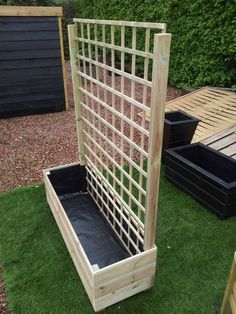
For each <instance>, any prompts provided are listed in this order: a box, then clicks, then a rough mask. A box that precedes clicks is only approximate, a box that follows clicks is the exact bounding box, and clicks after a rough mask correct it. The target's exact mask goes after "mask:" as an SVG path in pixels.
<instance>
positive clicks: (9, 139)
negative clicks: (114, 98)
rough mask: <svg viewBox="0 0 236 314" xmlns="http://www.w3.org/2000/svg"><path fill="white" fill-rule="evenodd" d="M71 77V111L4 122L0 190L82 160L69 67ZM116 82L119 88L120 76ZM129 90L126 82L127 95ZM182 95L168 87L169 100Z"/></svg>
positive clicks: (1, 126) (1, 125)
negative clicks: (45, 171)
mask: <svg viewBox="0 0 236 314" xmlns="http://www.w3.org/2000/svg"><path fill="white" fill-rule="evenodd" d="M67 74H68V75H67V76H68V94H69V104H70V106H69V110H68V111H63V112H59V113H50V114H42V115H34V116H26V117H17V118H11V119H2V120H0V156H1V160H0V169H1V173H0V191H7V190H10V189H12V188H15V187H19V186H25V185H30V184H34V183H38V182H40V181H42V170H43V169H45V168H48V167H52V166H57V165H62V164H66V163H71V162H74V161H76V160H77V159H78V153H77V138H76V125H75V115H74V107H73V97H72V84H71V76H70V67H69V64H67ZM109 80H110V77H108V81H109ZM115 80H116V86H117V87H118V88H119V85H120V79H119V77H116V78H115ZM129 90H130V86H129V84H128V82H125V93H126V94H129ZM135 94H136V99H139V98H140V97H141V95H142V88H141V86H137V88H136V93H135ZM179 95H180V91H179V90H177V89H175V88H173V87H168V93H167V100H170V99H173V98H176V97H178V96H179ZM118 123H119V122H118ZM126 132H128V131H126Z"/></svg>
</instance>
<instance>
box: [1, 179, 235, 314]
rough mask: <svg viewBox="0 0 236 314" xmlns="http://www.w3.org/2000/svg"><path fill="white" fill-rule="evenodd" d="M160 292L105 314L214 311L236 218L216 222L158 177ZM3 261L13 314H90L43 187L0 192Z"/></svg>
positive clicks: (231, 249) (230, 252) (143, 295)
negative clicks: (159, 181) (159, 182)
mask: <svg viewBox="0 0 236 314" xmlns="http://www.w3.org/2000/svg"><path fill="white" fill-rule="evenodd" d="M160 189H161V190H160V197H159V211H158V227H157V246H158V263H157V277H156V282H155V286H154V288H153V289H152V290H151V291H147V292H144V293H140V294H138V295H136V296H134V297H131V298H129V299H127V300H125V301H123V302H120V303H118V304H115V305H114V306H112V307H110V308H108V309H107V310H106V312H107V313H117V314H118V313H119V314H121V313H122V314H123V313H135V314H139V313H158V314H170V313H176V314H184V313H186V314H187V313H188V314H194V313H196V314H200V313H206V314H209V313H210V314H211V313H217V312H218V310H219V307H220V304H221V302H222V297H223V293H224V289H225V285H226V280H227V277H228V273H229V270H230V266H231V262H232V259H233V252H234V251H235V250H236V217H234V218H230V219H227V220H224V221H222V220H219V219H218V218H217V217H215V216H214V215H213V214H211V213H210V212H208V210H206V209H205V208H203V207H201V206H200V205H199V204H197V203H196V202H195V201H193V200H192V199H191V198H190V197H189V196H187V195H186V194H185V193H182V192H180V191H179V190H178V189H177V188H175V187H174V186H172V185H171V184H170V183H169V182H167V181H166V179H165V178H164V177H163V175H162V177H161V188H160ZM0 263H2V264H3V266H4V280H5V286H6V293H7V297H8V302H9V308H10V311H11V312H12V313H15V314H18V313H24V314H27V313H30V314H31V313H35V314H36V313H53V314H54V313H55V314H61V313H63V314H64V313H65V314H70V313H81V314H86V313H93V310H92V307H91V305H90V302H89V299H88V298H87V296H86V292H85V290H84V289H83V286H82V283H81V282H80V279H79V276H78V275H77V272H76V270H75V268H74V266H73V263H72V260H71V258H70V256H69V253H68V252H67V249H66V247H65V245H64V242H63V240H62V237H61V235H60V232H59V230H58V228H57V225H56V223H55V221H54V218H53V216H52V214H51V211H50V208H49V207H48V205H47V201H46V197H45V193H44V186H43V185H38V186H33V187H26V188H19V189H15V190H12V191H10V192H6V193H1V194H0Z"/></svg>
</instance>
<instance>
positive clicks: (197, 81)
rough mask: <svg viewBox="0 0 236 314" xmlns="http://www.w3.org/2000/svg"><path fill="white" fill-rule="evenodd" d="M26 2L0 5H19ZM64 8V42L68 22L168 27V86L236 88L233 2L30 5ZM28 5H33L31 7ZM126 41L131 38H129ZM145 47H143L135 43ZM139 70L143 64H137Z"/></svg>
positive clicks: (39, 0)
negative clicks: (111, 21)
mask: <svg viewBox="0 0 236 314" xmlns="http://www.w3.org/2000/svg"><path fill="white" fill-rule="evenodd" d="M27 2H28V4H29V3H30V1H22V0H8V1H7V0H0V3H2V4H3V3H5V4H6V3H9V4H20V5H22V3H24V4H27ZM33 2H34V4H35V5H42V4H44V5H62V6H63V7H64V37H65V41H66V45H65V47H66V55H67V54H68V50H67V49H68V48H67V47H68V45H67V30H66V25H67V24H68V23H70V22H71V21H72V17H74V16H77V17H84V18H96V19H100V18H101V19H117V20H131V21H132V20H134V21H135V20H137V21H149V22H165V23H167V26H168V28H167V30H168V32H170V33H172V45H171V58H170V71H169V81H170V84H171V85H174V86H177V87H186V86H189V87H200V86H205V85H208V86H223V87H234V88H235V87H236V5H235V1H234V0H182V1H179V0H35V1H33ZM31 3H32V2H31ZM128 40H129V41H131V36H130V38H128ZM139 45H141V46H142V45H144V42H141V43H139ZM141 66H142V65H141Z"/></svg>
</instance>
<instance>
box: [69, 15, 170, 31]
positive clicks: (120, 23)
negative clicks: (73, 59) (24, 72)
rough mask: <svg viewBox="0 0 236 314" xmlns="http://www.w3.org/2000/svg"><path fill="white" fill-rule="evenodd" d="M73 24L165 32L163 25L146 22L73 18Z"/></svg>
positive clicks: (164, 25)
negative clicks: (151, 29) (139, 28)
mask: <svg viewBox="0 0 236 314" xmlns="http://www.w3.org/2000/svg"><path fill="white" fill-rule="evenodd" d="M73 21H74V22H79V23H85V24H87V23H88V24H99V25H104V24H105V25H117V26H130V27H141V28H153V29H160V30H166V24H165V23H148V22H135V21H134V22H129V21H116V20H92V19H78V18H74V19H73Z"/></svg>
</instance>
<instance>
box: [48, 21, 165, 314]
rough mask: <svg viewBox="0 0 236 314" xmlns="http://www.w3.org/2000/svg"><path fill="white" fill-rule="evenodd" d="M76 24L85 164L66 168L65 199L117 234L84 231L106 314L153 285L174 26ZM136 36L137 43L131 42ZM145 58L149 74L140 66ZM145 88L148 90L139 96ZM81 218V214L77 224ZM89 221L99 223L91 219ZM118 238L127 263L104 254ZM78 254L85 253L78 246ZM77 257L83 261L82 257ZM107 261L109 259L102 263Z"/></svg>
mask: <svg viewBox="0 0 236 314" xmlns="http://www.w3.org/2000/svg"><path fill="white" fill-rule="evenodd" d="M74 22H75V25H73V26H69V27H68V31H69V44H70V56H71V68H72V80H73V89H74V100H75V110H76V119H77V130H78V131H77V132H78V139H79V150H80V160H81V161H82V163H80V164H82V165H83V166H82V167H83V168H82V169H81V168H80V166H79V169H78V165H77V166H76V165H74V166H73V165H72V166H68V170H63V171H65V173H66V172H67V171H68V174H69V176H68V178H66V179H65V183H66V184H65V186H66V188H65V189H66V191H67V192H66V193H68V194H66V196H65V197H66V199H67V198H70V197H72V198H73V204H74V205H73V206H74V207H73V208H75V199H76V197H78V198H80V197H81V198H86V199H90V202H92V203H93V204H94V206H95V205H96V211H97V212H99V215H100V217H101V219H102V221H105V222H107V223H108V225H109V228H111V229H109V230H110V231H109V232H108V233H107V234H103V235H102V236H101V237H98V239H97V234H94V235H93V237H92V236H91V234H93V230H88V229H89V228H87V229H86V230H84V231H83V230H82V231H83V235H82V238H81V241H84V236H85V235H86V234H88V239H87V241H89V251H88V253H87V254H88V260H89V261H90V263H91V265H90V266H91V267H90V268H89V273H88V275H89V276H90V277H91V278H92V282H91V281H89V282H84V280H83V283H84V285H85V286H86V285H87V284H88V285H89V287H90V291H89V296H90V300H91V303H92V305H93V307H94V309H95V311H99V310H101V309H103V308H105V307H107V306H109V305H111V304H114V303H116V302H119V301H121V300H123V299H125V298H127V297H129V296H131V295H134V294H136V293H138V292H140V291H143V290H146V289H149V288H151V287H152V286H153V282H154V278H155V270H156V246H155V222H156V210H157V208H156V205H157V198H158V185H159V174H160V173H159V172H160V155H161V142H162V128H163V114H164V100H165V95H166V85H167V74H168V61H169V48H170V35H169V34H163V31H164V30H165V27H166V26H165V24H161V23H139V22H126V21H103V20H85V19H74ZM77 27H78V33H79V34H80V35H79V37H78V34H77ZM139 29H141V32H140V31H139ZM151 30H159V31H161V32H162V34H157V35H155V38H154V51H153V52H152V49H151V48H152V47H150V46H151V43H152V40H151ZM128 32H130V34H131V42H130V43H128V44H127V38H128V37H127V35H126V34H127V33H128ZM116 34H118V36H117V38H116V37H115V35H116ZM139 35H140V36H141V35H144V36H145V49H144V50H142V49H140V47H139V43H140V40H139ZM119 40H120V42H119ZM78 47H79V48H80V49H78ZM152 59H153V60H152ZM142 60H143V61H144V63H143V64H144V68H143V72H142V71H141V70H140V68H139V65H140V64H141V62H142ZM77 62H78V63H77ZM151 66H152V67H153V69H152V73H151ZM117 67H118V68H117ZM149 70H150V71H149ZM149 72H150V73H149ZM137 90H139V91H140V90H142V91H143V92H141V93H140V92H139V93H138V94H137V93H136V92H137ZM150 91H151V95H150V93H149V92H150ZM150 96H151V108H150V104H149V99H150ZM146 114H151V117H152V120H151V122H150V125H148V124H147V123H146V122H145V118H146ZM139 116H141V119H140V118H139ZM147 147H148V149H147ZM73 167H77V168H76V169H77V170H76V171H77V174H78V173H79V176H80V177H79V178H77V179H75V178H74V177H73V174H72V172H71V171H72V170H73ZM71 168H72V169H71ZM63 169H64V168H63ZM57 171H59V177H60V178H61V172H60V171H61V168H60V167H58V168H54V169H49V170H46V171H45V173H44V175H45V178H46V179H45V185H46V191H50V190H51V189H53V188H54V186H53V184H54V183H53V180H52V181H50V176H51V172H52V173H53V174H54V173H55V172H57ZM48 178H49V180H48ZM75 180H77V181H76V182H77V183H76V184H75V183H74V181H75ZM80 181H82V183H83V181H85V186H86V187H85V188H84V187H83V189H80V188H78V187H77V186H81V182H80ZM67 185H69V186H70V185H71V186H72V187H71V188H70V187H68V186H67ZM77 189H79V190H78V192H77ZM75 192H76V193H75ZM84 192H85V194H84ZM77 194H79V195H77ZM54 198H55V202H51V199H50V198H49V203H50V206H51V208H52V210H53V211H54V212H56V213H58V215H59V218H58V219H57V223H58V224H59V225H60V224H61V223H62V224H63V223H64V222H63V221H60V219H61V218H60V216H61V214H60V211H62V210H63V206H60V207H59V211H57V210H58V206H57V204H60V202H61V200H63V198H64V194H63V197H62V198H60V197H59V196H55V195H54ZM145 198H146V204H144V203H145ZM67 204H68V203H67ZM83 208H85V207H83ZM66 210H68V208H67V209H66ZM81 211H82V212H83V209H82V208H80V207H78V213H80V212H81ZM85 212H87V207H86V210H85ZM76 215H77V213H73V220H72V222H73V224H74V223H75V219H76ZM61 217H62V216H61ZM63 217H64V216H63ZM62 219H63V218H62ZM90 219H91V218H90ZM88 221H90V224H91V220H88ZM94 221H95V220H94ZM96 224H97V220H96ZM106 225H107V224H106ZM65 232H66V231H65ZM73 237H76V235H74V236H73ZM113 237H114V238H115V239H116V241H118V243H119V245H121V246H122V248H121V249H119V250H122V252H123V253H122V254H125V257H117V256H116V255H115V253H112V254H111V253H110V254H111V256H109V257H105V258H103V256H104V249H105V250H107V247H108V246H107V245H105V244H101V243H100V242H102V243H103V241H104V239H106V238H113ZM85 238H86V236H85ZM94 238H96V239H94ZM96 242H99V244H98V251H96V255H95V257H94V256H92V257H91V256H90V254H91V252H92V250H91V247H92V246H93V245H94V243H96ZM76 243H78V248H79V249H80V250H82V251H83V245H85V244H86V243H85V242H83V245H82V244H81V242H80V234H78V236H77V237H76ZM102 245H103V246H102ZM116 245H117V244H116ZM116 245H114V247H116ZM85 247H86V245H85ZM73 249H74V250H75V253H76V254H80V252H77V251H78V250H77V248H76V247H74V248H73ZM100 250H101V251H102V252H101V255H99V254H100V253H99V251H100ZM123 250H124V251H123ZM124 252H125V253H124ZM71 254H73V256H74V255H75V254H74V252H71ZM97 254H98V255H99V256H97ZM127 254H128V255H127ZM101 256H102V257H101ZM105 256H106V254H105ZM100 259H103V260H102V262H101V260H100ZM94 261H95V263H94ZM101 263H105V266H104V265H103V264H101ZM100 264H101V265H102V266H100ZM76 265H77V270H78V272H79V274H80V276H81V278H84V277H83V272H84V265H83V263H82V265H80V264H78V263H77V264H76ZM87 290H88V289H87Z"/></svg>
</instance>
